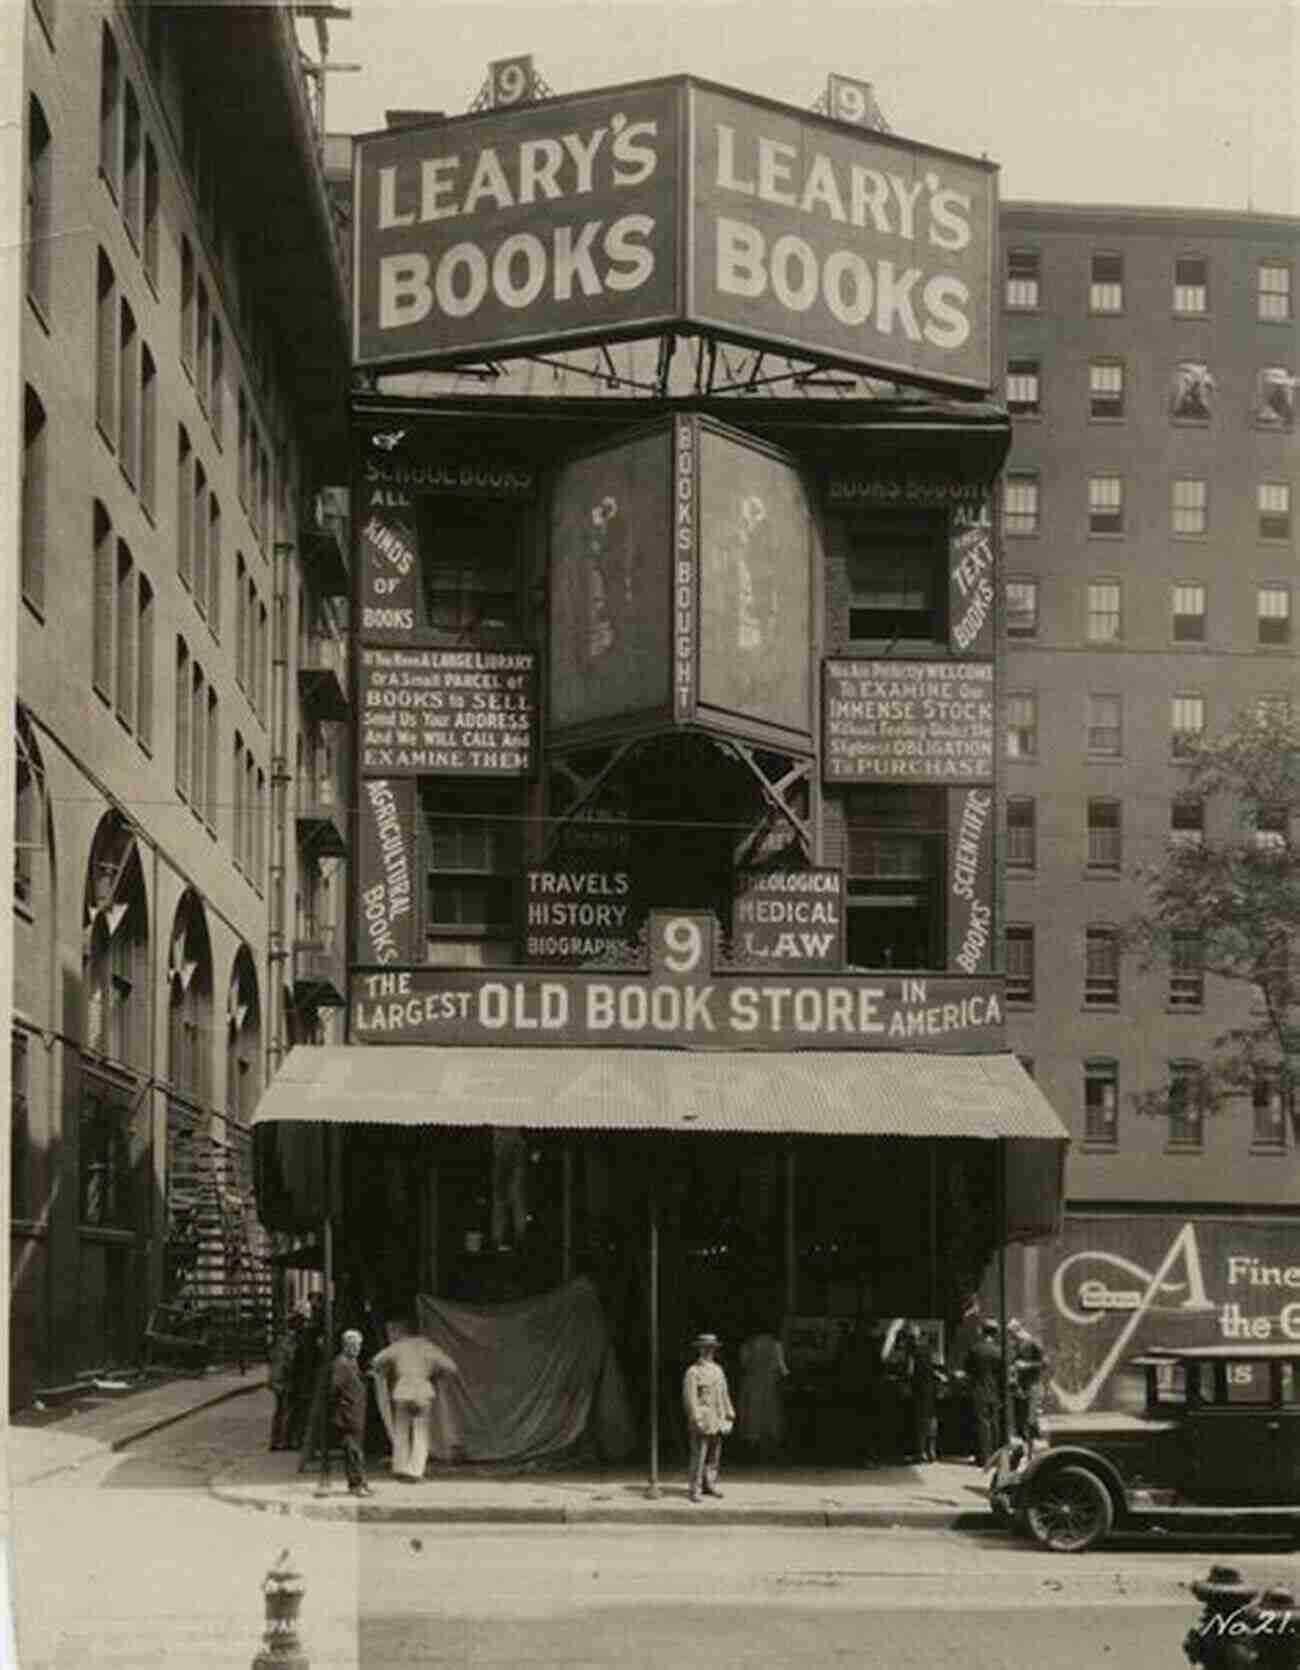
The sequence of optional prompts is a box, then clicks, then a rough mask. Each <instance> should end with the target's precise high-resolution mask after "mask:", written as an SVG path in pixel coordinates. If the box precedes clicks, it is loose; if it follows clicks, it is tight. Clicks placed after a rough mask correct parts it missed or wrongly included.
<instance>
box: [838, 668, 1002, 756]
mask: <svg viewBox="0 0 1300 1670" xmlns="http://www.w3.org/2000/svg"><path fill="white" fill-rule="evenodd" d="M824 671H825V693H824V701H823V706H822V723H823V730H824V738H823V748H822V771H823V775H824V776H825V778H826V781H827V782H832V783H870V782H890V783H962V782H969V781H975V782H981V781H989V782H991V781H992V779H993V759H994V705H993V663H992V662H956V661H903V660H897V661H896V660H893V659H888V660H878V661H867V660H862V661H856V660H854V661H850V660H838V659H836V660H829V661H827V662H826V663H825V667H824Z"/></svg>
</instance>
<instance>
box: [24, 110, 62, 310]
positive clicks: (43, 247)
mask: <svg viewBox="0 0 1300 1670" xmlns="http://www.w3.org/2000/svg"><path fill="white" fill-rule="evenodd" d="M53 164H54V147H53V140H52V137H51V134H50V128H49V124H48V122H47V121H46V120H45V112H44V110H42V109H41V106H40V102H39V101H38V100H37V99H31V100H29V101H28V105H27V200H26V215H25V221H26V224H25V225H24V227H23V237H24V239H25V241H26V251H27V294H28V296H29V297H30V298H31V300H32V301H33V302H34V303H35V304H36V306H37V308H38V309H39V310H40V312H41V314H42V316H43V317H45V316H48V314H49V310H50V239H51V236H52V231H53V209H54V167H53Z"/></svg>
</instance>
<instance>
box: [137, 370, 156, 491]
mask: <svg viewBox="0 0 1300 1670" xmlns="http://www.w3.org/2000/svg"><path fill="white" fill-rule="evenodd" d="M157 485H158V368H157V366H156V365H155V364H154V359H153V355H152V354H151V353H150V352H149V344H148V343H147V342H145V343H141V345H140V481H139V488H140V503H141V504H142V505H143V506H144V508H145V510H146V511H147V512H148V513H149V516H150V519H152V517H153V510H154V496H155V494H156V492H157Z"/></svg>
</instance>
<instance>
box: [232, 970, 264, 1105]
mask: <svg viewBox="0 0 1300 1670" xmlns="http://www.w3.org/2000/svg"><path fill="white" fill-rule="evenodd" d="M261 1058H262V1011H261V1004H260V1000H259V997H258V991H257V969H256V967H255V966H254V963H253V956H252V953H251V952H250V951H249V949H248V947H247V946H246V945H244V946H241V947H240V949H239V953H238V955H237V956H236V958H235V966H234V970H233V972H232V974H231V977H230V991H229V994H228V995H227V998H226V1113H227V1115H228V1116H229V1117H230V1118H231V1119H232V1120H234V1121H235V1123H236V1124H239V1125H247V1124H248V1122H249V1120H250V1119H251V1118H252V1117H253V1109H254V1107H255V1106H256V1105H257V1098H258V1094H259V1092H260V1090H261V1088H262V1081H261Z"/></svg>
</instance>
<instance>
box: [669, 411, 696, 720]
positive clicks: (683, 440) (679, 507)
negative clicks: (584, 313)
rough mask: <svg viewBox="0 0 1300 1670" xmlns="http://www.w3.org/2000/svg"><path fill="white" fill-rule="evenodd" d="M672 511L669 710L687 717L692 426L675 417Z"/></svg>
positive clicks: (692, 600) (691, 643) (691, 688)
mask: <svg viewBox="0 0 1300 1670" xmlns="http://www.w3.org/2000/svg"><path fill="white" fill-rule="evenodd" d="M674 456H675V461H676V462H675V468H674V494H673V497H674V511H673V528H674V534H673V710H674V713H675V714H676V717H677V718H678V719H689V718H690V717H691V714H692V712H693V711H694V706H695V609H696V560H695V504H696V481H695V427H694V425H693V424H692V423H691V422H690V421H689V420H688V419H686V418H678V419H677V420H676V426H675V434H674Z"/></svg>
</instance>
